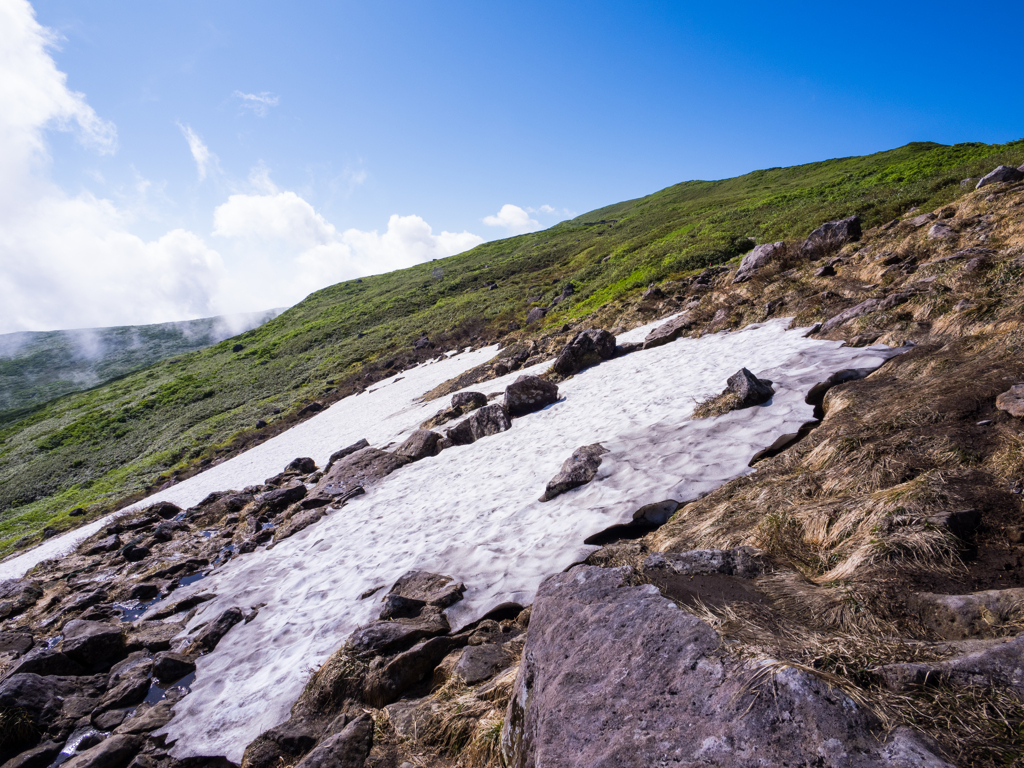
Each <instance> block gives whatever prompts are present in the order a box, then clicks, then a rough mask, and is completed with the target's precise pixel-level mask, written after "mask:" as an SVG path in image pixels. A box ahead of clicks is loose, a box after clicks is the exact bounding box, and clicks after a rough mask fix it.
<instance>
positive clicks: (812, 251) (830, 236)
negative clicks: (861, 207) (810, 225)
mask: <svg viewBox="0 0 1024 768" xmlns="http://www.w3.org/2000/svg"><path fill="white" fill-rule="evenodd" d="M860 235H861V228H860V217H859V216H850V217H848V218H845V219H841V220H839V221H826V222H825V223H824V224H822V225H821V226H820V227H818V228H817V229H816V230H814V231H813V232H811V234H810V235H808V236H807V239H806V240H805V241H804V244H803V245H802V246H800V254H801V255H802V256H804V257H805V258H810V259H818V258H821V257H822V256H826V255H828V254H829V253H830V252H832V251H837V250H839V249H840V248H842V247H843V246H844V245H846V244H847V243H853V242H856V241H857V240H860Z"/></svg>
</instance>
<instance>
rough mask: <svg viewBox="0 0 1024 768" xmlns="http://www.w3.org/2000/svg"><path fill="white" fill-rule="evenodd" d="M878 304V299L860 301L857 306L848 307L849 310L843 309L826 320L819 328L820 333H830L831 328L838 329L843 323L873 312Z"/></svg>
mask: <svg viewBox="0 0 1024 768" xmlns="http://www.w3.org/2000/svg"><path fill="white" fill-rule="evenodd" d="M879 303H880V302H879V300H878V299H867V300H865V301H862V302H861V303H860V304H857V305H856V306H853V307H850V308H849V309H844V310H843V311H842V312H840V313H839V314H837V315H834V316H833V317H831V318H829V319H828V320H826V321H825V324H824V325H822V326H821V332H822V333H827V332H829V331H831V330H832V329H833V328H838V327H839V326H840V325H842V324H843V323H845V322H848V321H850V320H853V319H855V318H858V317H860V316H861V315H866V314H868V313H869V312H874V311H875V310H876V309H878V305H879Z"/></svg>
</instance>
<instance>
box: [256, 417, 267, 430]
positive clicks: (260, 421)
mask: <svg viewBox="0 0 1024 768" xmlns="http://www.w3.org/2000/svg"><path fill="white" fill-rule="evenodd" d="M265 426H267V422H265V421H264V420H263V419H256V429H263V428H264V427H265Z"/></svg>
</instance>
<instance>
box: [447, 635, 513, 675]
mask: <svg viewBox="0 0 1024 768" xmlns="http://www.w3.org/2000/svg"><path fill="white" fill-rule="evenodd" d="M514 661H515V656H513V654H512V652H511V651H509V650H508V649H507V648H506V647H505V646H503V645H495V644H492V643H488V644H486V645H471V646H469V647H468V648H466V649H465V650H464V651H463V652H462V655H461V656H460V657H459V660H458V662H456V664H455V666H454V668H453V669H452V672H453V674H455V675H458V676H459V677H460V678H462V681H463V682H464V683H465V684H466V685H477V684H478V683H482V682H483V681H484V680H490V679H491V678H492V677H494V676H495V675H496V674H498V673H499V672H500V671H501V670H503V669H508V668H509V667H510V666H511V665H512V664H513V662H514Z"/></svg>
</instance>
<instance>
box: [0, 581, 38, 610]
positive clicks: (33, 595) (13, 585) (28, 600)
mask: <svg viewBox="0 0 1024 768" xmlns="http://www.w3.org/2000/svg"><path fill="white" fill-rule="evenodd" d="M42 596H43V588H42V587H41V586H40V585H39V582H37V581H33V580H32V579H6V580H4V581H0V620H2V619H10V618H13V617H14V616H17V615H18V614H20V613H22V612H24V611H25V610H27V609H28V608H31V607H32V606H33V605H35V604H36V601H37V600H39V598H40V597H42Z"/></svg>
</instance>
